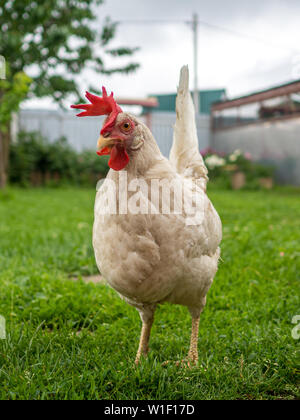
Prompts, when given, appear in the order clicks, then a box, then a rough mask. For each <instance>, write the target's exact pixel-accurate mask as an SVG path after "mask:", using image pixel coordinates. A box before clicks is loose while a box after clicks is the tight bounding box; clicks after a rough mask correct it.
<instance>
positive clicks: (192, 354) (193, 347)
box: [188, 316, 200, 365]
mask: <svg viewBox="0 0 300 420" xmlns="http://www.w3.org/2000/svg"><path fill="white" fill-rule="evenodd" d="M199 322H200V316H198V317H193V318H192V333H191V344H190V350H189V353H188V360H189V362H191V363H192V364H195V365H196V364H197V363H198V336H199Z"/></svg>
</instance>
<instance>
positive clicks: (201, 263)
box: [78, 66, 222, 363]
mask: <svg viewBox="0 0 300 420" xmlns="http://www.w3.org/2000/svg"><path fill="white" fill-rule="evenodd" d="M188 78H189V76H188V68H187V66H185V67H183V68H182V69H181V75H180V83H179V88H178V95H177V100H176V124H175V129H174V141H173V147H172V150H171V154H170V160H168V159H166V158H164V157H163V156H162V154H161V152H160V150H159V148H158V146H157V144H156V142H155V140H154V138H153V136H152V134H151V132H150V131H149V129H148V128H147V127H146V126H145V125H144V124H143V123H141V122H140V121H139V120H138V119H137V118H136V117H134V116H133V115H131V114H127V113H123V112H122V111H121V110H120V109H118V110H117V112H116V113H115V116H114V117H112V113H113V112H114V111H112V112H111V113H110V115H109V118H108V120H106V123H105V129H102V134H103V135H102V136H101V137H100V139H99V141H98V147H99V150H100V153H99V154H103V153H105V154H109V153H110V155H111V158H110V166H111V168H114V169H111V170H110V171H109V173H108V175H107V178H106V180H105V182H104V183H103V185H102V187H101V188H100V190H99V191H98V193H97V196H96V204H95V222H94V229H93V245H94V250H95V256H96V261H97V265H98V267H99V270H100V271H101V273H102V274H103V276H104V277H105V279H106V280H107V281H108V283H109V284H110V286H111V287H113V288H114V289H115V290H116V291H117V292H118V293H119V294H120V295H121V296H122V297H123V298H124V299H125V300H126V301H127V302H128V303H129V304H131V305H133V306H134V307H136V308H137V310H138V311H139V313H140V316H141V319H142V323H143V325H142V332H141V339H140V344H139V349H138V352H137V356H136V363H138V362H139V360H140V357H141V355H143V354H144V355H146V354H147V352H148V342H149V337H150V330H151V326H152V323H153V319H154V312H155V308H156V306H157V304H160V303H163V302H170V303H174V304H180V305H185V306H187V307H188V309H189V310H190V313H191V315H192V334H191V344H190V350H189V359H190V360H191V361H192V362H197V360H198V348H197V343H198V329H199V318H200V313H201V312H202V310H203V308H204V306H205V303H206V294H207V292H208V290H209V288H210V286H211V284H212V282H213V279H214V276H215V274H216V271H217V267H218V259H219V255H220V250H219V244H220V241H221V235H222V228H221V221H220V218H219V216H218V214H217V212H216V211H215V209H214V207H213V205H212V204H211V202H210V200H209V199H208V197H207V195H206V193H205V191H206V182H207V169H206V167H205V165H204V162H203V159H202V156H201V154H200V153H199V150H198V139H197V130H196V123H195V111H194V106H193V103H192V99H191V96H190V93H189V88H188ZM109 98H111V97H109ZM98 100H100V99H98ZM87 106H88V105H87ZM87 106H86V107H87ZM78 107H79V106H78ZM84 109H87V108H84ZM102 113H104V112H102ZM98 115H99V114H98ZM126 182H127V185H129V187H128V189H127V185H126ZM164 183H165V184H164ZM167 183H171V184H172V187H171V190H170V191H171V193H170V195H169V197H170V211H168V204H169V203H168V201H169V200H168V198H166V192H168V188H167V189H164V188H165V187H164V186H165V185H167ZM195 184H197V185H196V187H195ZM158 185H159V197H157V195H155V194H154V193H153V194H152V195H151V194H150V191H151V187H152V188H154V187H155V186H158ZM153 186H154V187H153ZM152 191H154V190H152ZM178 191H184V194H183V195H182V196H184V197H185V198H187V199H192V196H193V197H195V191H196V192H198V196H197V197H198V204H197V203H196V204H197V206H196V210H194V214H192V211H193V209H192V210H191V207H188V206H185V204H184V205H182V203H180V197H181V196H180V194H179V195H178V194H177V192H178ZM193 191H194V193H193ZM164 193H165V195H164ZM193 194H194V195H193ZM199 197H200V198H199ZM187 201H188V200H187ZM108 204H110V206H108ZM194 204H195V203H194ZM181 207H182V209H181ZM104 209H105V211H104ZM107 209H109V211H107ZM178 209H179V210H178ZM194 209H195V205H194ZM174 210H175V211H174ZM137 213H138V214H137ZM168 213H170V214H168Z"/></svg>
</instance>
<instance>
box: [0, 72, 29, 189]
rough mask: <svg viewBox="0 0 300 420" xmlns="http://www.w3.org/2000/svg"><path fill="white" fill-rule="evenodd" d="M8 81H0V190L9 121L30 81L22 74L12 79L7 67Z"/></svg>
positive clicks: (3, 185) (4, 166)
mask: <svg viewBox="0 0 300 420" xmlns="http://www.w3.org/2000/svg"><path fill="white" fill-rule="evenodd" d="M6 74H7V76H8V80H0V188H4V187H5V185H6V181H7V169H8V157H9V141H10V121H11V117H12V113H13V112H15V111H17V110H18V108H19V104H20V102H21V101H22V100H23V99H24V98H25V97H26V95H27V93H28V90H29V86H30V83H31V79H30V78H29V77H28V76H27V75H26V74H25V73H24V72H21V71H20V72H18V73H16V74H15V75H14V76H13V77H12V78H11V77H9V76H10V69H9V67H8V66H7V69H6Z"/></svg>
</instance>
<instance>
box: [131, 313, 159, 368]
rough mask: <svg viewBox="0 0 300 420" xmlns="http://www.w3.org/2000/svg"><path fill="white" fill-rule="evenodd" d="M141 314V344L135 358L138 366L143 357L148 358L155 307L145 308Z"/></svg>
mask: <svg viewBox="0 0 300 420" xmlns="http://www.w3.org/2000/svg"><path fill="white" fill-rule="evenodd" d="M139 312H140V317H141V319H142V323H143V325H142V331H141V338H140V344H139V348H138V351H137V354H136V358H135V364H136V365H138V364H139V362H140V359H141V356H147V354H148V351H149V339H150V333H151V328H152V324H153V321H154V312H155V306H147V307H146V308H143V310H139Z"/></svg>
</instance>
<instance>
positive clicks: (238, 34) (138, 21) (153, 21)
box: [117, 19, 299, 53]
mask: <svg viewBox="0 0 300 420" xmlns="http://www.w3.org/2000/svg"><path fill="white" fill-rule="evenodd" d="M197 22H198V24H199V25H200V26H201V25H202V26H206V27H208V28H211V29H215V30H218V31H221V32H227V33H228V34H230V35H233V36H236V37H239V38H245V39H249V40H252V41H255V42H257V43H260V44H265V45H267V46H269V47H272V48H278V49H282V50H286V51H289V52H292V53H299V50H296V49H294V48H290V47H288V46H286V45H282V44H278V43H276V44H275V43H273V42H271V41H269V40H266V39H262V38H259V37H256V36H253V35H249V34H245V33H241V32H239V31H235V30H233V29H229V28H225V27H223V26H218V25H215V24H212V23H208V22H205V21H203V20H199V19H198V21H197ZM117 23H120V24H129V25H130V24H141V25H144V24H146V25H160V24H164V25H173V24H188V25H193V24H195V22H194V21H193V20H188V19H186V20H183V19H182V20H180V19H128V20H119V21H117Z"/></svg>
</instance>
